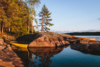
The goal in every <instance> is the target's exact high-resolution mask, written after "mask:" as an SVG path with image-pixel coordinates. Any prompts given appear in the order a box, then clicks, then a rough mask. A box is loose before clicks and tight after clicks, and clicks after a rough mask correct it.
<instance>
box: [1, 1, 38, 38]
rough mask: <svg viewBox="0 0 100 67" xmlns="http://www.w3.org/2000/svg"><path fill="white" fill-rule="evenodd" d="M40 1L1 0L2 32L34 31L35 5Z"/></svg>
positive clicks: (17, 33) (21, 33)
mask: <svg viewBox="0 0 100 67" xmlns="http://www.w3.org/2000/svg"><path fill="white" fill-rule="evenodd" d="M39 3H40V0H0V33H3V32H9V33H14V34H16V35H17V36H20V35H25V34H27V33H33V32H34V26H33V20H35V21H36V19H35V18H34V17H33V16H35V15H36V14H35V9H34V6H35V5H37V4H39ZM36 22H37V21H36Z"/></svg>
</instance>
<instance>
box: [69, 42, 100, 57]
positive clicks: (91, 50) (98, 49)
mask: <svg viewBox="0 0 100 67" xmlns="http://www.w3.org/2000/svg"><path fill="white" fill-rule="evenodd" d="M70 47H71V49H74V50H78V51H81V52H83V53H85V54H93V55H100V45H99V44H90V45H89V44H73V45H70Z"/></svg>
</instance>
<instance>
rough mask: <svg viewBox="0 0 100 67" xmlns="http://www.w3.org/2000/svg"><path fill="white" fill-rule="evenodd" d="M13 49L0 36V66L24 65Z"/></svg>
mask: <svg viewBox="0 0 100 67" xmlns="http://www.w3.org/2000/svg"><path fill="white" fill-rule="evenodd" d="M13 49H14V47H13V48H12V47H11V46H10V45H9V44H7V43H5V42H4V41H3V39H2V38H0V67H25V66H24V64H23V62H22V61H21V58H19V57H18V56H17V54H16V53H15V52H14V51H13Z"/></svg>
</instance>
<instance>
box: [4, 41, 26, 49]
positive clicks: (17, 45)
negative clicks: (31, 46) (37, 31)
mask: <svg viewBox="0 0 100 67" xmlns="http://www.w3.org/2000/svg"><path fill="white" fill-rule="evenodd" d="M5 42H7V43H9V44H11V45H14V46H16V47H21V48H27V47H28V44H19V43H15V42H12V41H8V40H6V39H5Z"/></svg>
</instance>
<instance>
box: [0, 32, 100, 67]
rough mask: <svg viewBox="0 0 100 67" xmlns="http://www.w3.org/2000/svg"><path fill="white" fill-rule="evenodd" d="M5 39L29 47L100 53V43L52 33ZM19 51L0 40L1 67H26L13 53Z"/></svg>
mask: <svg viewBox="0 0 100 67" xmlns="http://www.w3.org/2000/svg"><path fill="white" fill-rule="evenodd" d="M3 37H5V38H7V39H9V40H16V41H17V42H19V43H27V44H29V45H28V47H54V48H55V47H63V46H68V45H70V46H71V48H72V49H75V50H79V51H80V50H81V51H82V52H83V51H84V50H85V51H86V52H87V51H88V52H95V53H96V52H100V49H99V48H100V41H89V40H82V39H73V38H72V37H71V36H70V35H67V34H58V33H52V32H44V33H38V34H35V35H27V36H23V37H20V38H18V39H15V38H14V37H11V36H6V35H3ZM14 49H17V48H16V47H15V46H11V45H9V44H7V43H5V42H4V40H3V39H2V38H0V53H1V54H0V67H8V66H9V67H25V66H24V62H22V61H21V58H19V57H18V56H17V54H16V53H15V52H14V51H13V50H14Z"/></svg>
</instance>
